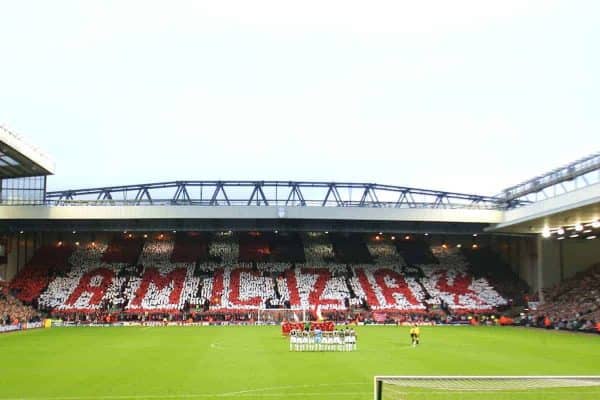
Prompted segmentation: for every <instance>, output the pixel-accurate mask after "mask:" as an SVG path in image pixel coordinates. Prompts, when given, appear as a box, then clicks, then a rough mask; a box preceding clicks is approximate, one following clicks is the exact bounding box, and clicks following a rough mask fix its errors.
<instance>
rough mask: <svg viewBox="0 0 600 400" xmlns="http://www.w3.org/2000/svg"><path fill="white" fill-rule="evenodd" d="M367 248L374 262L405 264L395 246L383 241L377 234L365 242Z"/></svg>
mask: <svg viewBox="0 0 600 400" xmlns="http://www.w3.org/2000/svg"><path fill="white" fill-rule="evenodd" d="M367 249H368V250H369V254H371V258H372V259H373V262H374V263H375V264H378V265H392V266H398V267H401V266H403V265H406V263H405V262H404V260H403V259H402V257H401V256H400V254H399V253H398V249H397V248H396V246H394V245H393V244H392V243H388V242H385V241H384V240H383V239H382V238H381V236H379V235H377V236H375V238H374V239H373V240H370V241H369V242H368V243H367Z"/></svg>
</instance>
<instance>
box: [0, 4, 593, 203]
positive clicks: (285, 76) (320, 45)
mask: <svg viewBox="0 0 600 400" xmlns="http://www.w3.org/2000/svg"><path fill="white" fill-rule="evenodd" d="M599 16H600V2H599V1H594V0H590V1H573V0H568V1H550V0H543V1H524V0H516V1H506V0H505V1H494V2H492V1H480V0H477V1H451V2H450V1H439V2H431V1H406V2H399V1H389V2H388V1H379V2H371V1H368V2H367V1H362V2H354V1H347V0H345V1H324V0H320V1H314V2H312V1H302V2H287V1H281V0H279V1H239V2H238V1H236V2H232V1H213V2H210V3H209V2H200V1H193V2H185V1H177V2H173V1H163V2H152V1H147V0H146V1H139V2H134V1H120V0H119V1H97V2H91V1H85V2H82V1H73V2H66V1H39V2H33V1H12V2H2V3H0V57H1V59H0V72H1V73H0V124H2V125H5V126H7V127H8V128H10V129H11V130H13V131H15V132H17V133H20V134H22V135H23V136H25V137H26V138H27V139H28V141H30V142H32V143H34V144H36V145H38V146H40V147H42V148H43V149H44V150H45V151H46V152H47V153H49V154H50V155H51V156H52V157H53V158H54V160H55V161H56V164H57V174H56V176H54V177H52V178H50V180H49V189H51V190H52V189H67V188H77V187H91V186H105V185H115V184H127V183H142V182H154V181H162V180H183V179H254V180H263V179H264V180H266V179H283V180H290V179H304V180H327V181H331V180H336V181H350V180H352V181H368V182H378V183H385V184H397V185H406V186H416V187H425V188H431V189H443V190H451V191H463V192H473V193H481V194H495V193H497V192H499V191H500V190H501V189H503V188H504V187H506V186H510V185H513V184H516V183H519V182H520V181H522V180H524V179H527V178H530V177H533V176H534V175H537V174H539V173H542V172H545V171H547V170H550V169H552V168H555V167H558V166H560V165H562V164H565V163H567V162H570V161H573V160H575V159H577V158H579V157H583V156H585V155H587V154H589V153H592V152H595V151H598V150H600V73H599V72H598V71H600V45H599V43H600V24H599V23H598V21H599V18H600V17H599Z"/></svg>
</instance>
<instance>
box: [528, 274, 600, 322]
mask: <svg viewBox="0 0 600 400" xmlns="http://www.w3.org/2000/svg"><path fill="white" fill-rule="evenodd" d="M544 296H545V302H544V303H543V304H541V305H539V306H538V307H537V309H536V310H534V311H532V313H531V315H530V316H529V320H528V321H526V322H525V323H527V324H530V325H535V326H539V327H544V328H548V329H565V330H581V331H598V332H600V330H599V329H598V328H600V264H596V265H593V266H591V267H590V268H588V269H586V270H585V271H582V272H580V273H578V274H576V275H575V276H573V277H572V278H570V279H567V280H565V281H563V282H561V283H559V284H557V285H554V286H552V287H550V288H548V289H545V290H544Z"/></svg>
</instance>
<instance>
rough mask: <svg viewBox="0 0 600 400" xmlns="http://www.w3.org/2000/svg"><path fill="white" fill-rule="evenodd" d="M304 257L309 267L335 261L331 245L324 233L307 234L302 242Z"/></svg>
mask: <svg viewBox="0 0 600 400" xmlns="http://www.w3.org/2000/svg"><path fill="white" fill-rule="evenodd" d="M304 255H305V258H306V263H307V264H309V265H314V266H318V265H324V264H326V263H331V262H333V261H334V259H335V254H334V252H333V245H332V244H331V242H330V241H329V237H328V235H327V234H324V233H317V232H309V233H308V234H307V235H306V238H305V240H304Z"/></svg>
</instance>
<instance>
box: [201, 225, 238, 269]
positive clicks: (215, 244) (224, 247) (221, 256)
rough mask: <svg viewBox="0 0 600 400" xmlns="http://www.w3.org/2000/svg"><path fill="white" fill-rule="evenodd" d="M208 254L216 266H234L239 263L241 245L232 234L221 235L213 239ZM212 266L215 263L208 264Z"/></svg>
mask: <svg viewBox="0 0 600 400" xmlns="http://www.w3.org/2000/svg"><path fill="white" fill-rule="evenodd" d="M208 253H209V257H210V259H211V261H214V263H216V264H233V263H236V262H237V261H238V258H239V255H240V245H239V243H238V241H237V240H236V239H235V237H233V234H232V233H231V232H227V233H220V234H217V235H215V237H214V238H213V239H212V241H211V243H210V245H209V247H208ZM210 264H213V263H206V265H210Z"/></svg>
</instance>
